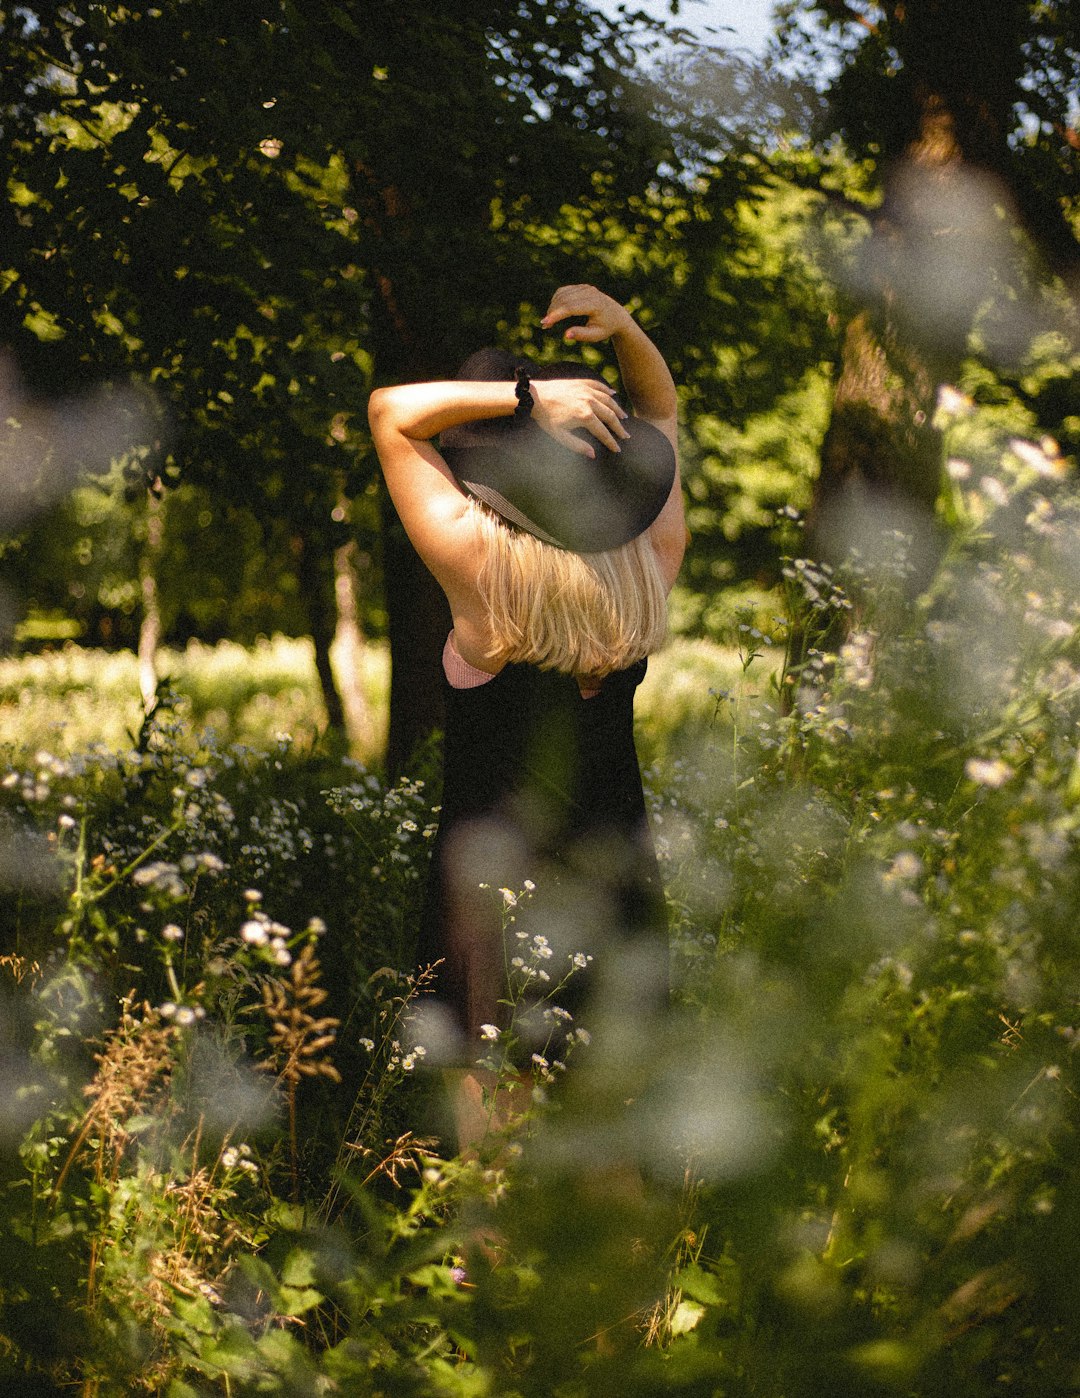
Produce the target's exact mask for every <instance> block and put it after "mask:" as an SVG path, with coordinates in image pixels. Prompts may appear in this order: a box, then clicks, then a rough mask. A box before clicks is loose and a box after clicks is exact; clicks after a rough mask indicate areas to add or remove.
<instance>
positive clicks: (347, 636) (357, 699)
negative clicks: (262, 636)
mask: <svg viewBox="0 0 1080 1398" xmlns="http://www.w3.org/2000/svg"><path fill="white" fill-rule="evenodd" d="M359 552H360V550H359V546H358V544H357V542H356V540H355V539H350V540H349V542H348V543H347V544H342V545H341V547H340V548H336V549H335V550H334V601H335V603H336V607H337V624H336V626H335V628H334V639H333V642H332V643H331V646H330V659H331V663H332V666H333V672H334V678H335V682H336V689H337V693H338V695H339V697H340V699H341V706H342V711H343V713H344V717H345V733H346V736H347V738H348V741H349V751H350V752H351V753H352V754H353V755H354V756H356V757H360V756H364V757H370V755H371V753H372V752H373V750H374V749H375V746H376V735H375V726H374V723H373V722H372V718H371V713H370V711H369V709H368V705H367V702H366V700H365V698H364V688H363V669H362V666H363V654H364V635H363V631H362V629H361V626H360V596H359V584H358V578H357V556H358V554H359Z"/></svg>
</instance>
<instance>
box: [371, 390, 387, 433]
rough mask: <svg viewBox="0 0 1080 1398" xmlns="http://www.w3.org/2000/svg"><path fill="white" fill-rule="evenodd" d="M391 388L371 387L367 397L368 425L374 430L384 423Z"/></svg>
mask: <svg viewBox="0 0 1080 1398" xmlns="http://www.w3.org/2000/svg"><path fill="white" fill-rule="evenodd" d="M392 396H393V389H390V388H375V389H372V391H371V395H370V397H369V398H368V409H367V417H368V426H369V427H370V428H371V429H372V431H374V430H375V429H376V427H379V426H382V425H383V424H385V422H386V419H387V414H388V413H389V411H390V407H391V400H392Z"/></svg>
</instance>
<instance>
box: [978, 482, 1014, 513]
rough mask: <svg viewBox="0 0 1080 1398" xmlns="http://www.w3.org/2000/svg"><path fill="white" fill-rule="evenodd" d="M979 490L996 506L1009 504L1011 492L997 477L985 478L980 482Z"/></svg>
mask: <svg viewBox="0 0 1080 1398" xmlns="http://www.w3.org/2000/svg"><path fill="white" fill-rule="evenodd" d="M979 489H980V490H981V491H982V493H983V494H984V495H985V496H986V498H987V499H988V500H989V501H990V502H991V503H992V504H994V505H998V506H1001V505H1007V504H1008V503H1009V492H1008V491H1007V490H1006V489H1005V487H1004V486H1003V485H1002V483H1001V482H1000V481H999V480H998V478H997V476H983V478H982V479H981V480H980V481H979Z"/></svg>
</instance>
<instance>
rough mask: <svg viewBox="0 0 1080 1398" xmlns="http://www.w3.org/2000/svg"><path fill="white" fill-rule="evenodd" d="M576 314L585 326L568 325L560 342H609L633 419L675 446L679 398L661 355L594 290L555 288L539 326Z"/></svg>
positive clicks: (626, 314)
mask: <svg viewBox="0 0 1080 1398" xmlns="http://www.w3.org/2000/svg"><path fill="white" fill-rule="evenodd" d="M581 315H585V316H588V317H589V323H588V324H587V325H573V326H571V327H570V329H569V330H567V332H566V336H565V338H566V339H567V340H568V341H569V342H571V343H574V342H580V343H582V344H596V343H598V342H599V341H601V340H610V341H611V343H612V347H613V348H614V350H615V355H616V358H617V359H618V361H619V373H620V374H621V375H622V381H623V385H624V386H625V388H626V393H627V397H628V398H629V399H630V403H631V406H632V407H633V409H634V414H635V416H637V417H641V418H644V419H645V420H646V422H651V423H653V424H654V426H656V427H658V428H659V429H660V431H661V432H663V433H664V434H665V435H666V436H667V437H668V438H669V439H670V440H671V444H672V446H675V444H676V442H675V429H676V419H677V414H678V399H677V397H676V394H675V380H674V379H673V378H672V377H671V370H670V369H669V368H668V366H667V363H666V362H665V360H664V356H663V355H662V354H661V353H660V351H659V350H658V349H657V348H656V346H655V345H654V344H653V342H652V341H651V340H650V339H649V337H648V335H646V333H645V331H644V330H642V328H641V326H640V325H638V323H637V321H636V320H635V319H634V317H633V316H632V315H631V314H630V312H629V311H628V310H626V308H625V307H624V306H620V305H619V303H618V302H617V301H615V300H614V299H613V298H612V297H610V296H606V295H605V294H604V293H603V292H602V291H598V290H597V289H596V287H595V286H562V287H560V288H559V290H558V291H556V293H555V295H554V296H553V297H552V298H551V305H550V306H549V307H548V309H547V314H546V315H545V316H544V318H543V320H542V321H541V322H540V324H541V325H543V326H544V327H545V329H547V328H550V327H551V326H553V325H556V324H557V323H558V322H559V321H560V320H565V319H566V318H567V316H581Z"/></svg>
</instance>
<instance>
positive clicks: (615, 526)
mask: <svg viewBox="0 0 1080 1398" xmlns="http://www.w3.org/2000/svg"><path fill="white" fill-rule="evenodd" d="M570 318H573V319H574V322H575V323H574V324H572V325H571V327H570V328H569V329H567V330H566V331H565V338H566V340H567V341H568V342H571V343H573V342H575V341H576V342H580V343H585V344H593V343H598V342H601V341H605V340H610V341H611V343H612V345H613V347H614V350H615V354H616V358H617V359H618V364H619V370H620V374H621V378H622V382H623V386H624V389H625V392H626V396H627V398H628V400H629V405H630V409H631V410H632V411H630V412H628V411H627V409H626V408H624V407H623V406H622V404H621V403H620V402H619V400H618V398H617V397H616V394H615V391H614V390H613V389H612V388H611V387H610V386H609V385H608V384H607V383H606V381H605V380H604V379H603V377H602V376H601V375H600V374H598V373H597V372H596V371H595V370H592V369H590V368H588V367H587V366H585V365H583V364H580V363H561V364H555V365H552V364H545V365H536V364H532V363H531V362H530V361H528V360H525V359H522V358H520V357H516V356H513V355H510V354H507V353H505V352H503V351H500V350H493V349H488V350H482V351H480V352H479V353H478V354H476V355H474V356H472V358H471V359H470V360H468V361H466V364H465V365H464V366H463V367H462V369H461V371H460V372H459V376H458V378H457V379H454V380H448V381H441V382H434V383H421V384H401V385H397V386H395V387H391V388H383V389H378V390H376V391H375V392H374V393H373V394H372V395H371V403H370V408H369V420H370V423H371V431H372V437H373V440H374V443H375V446H376V449H377V451H378V454H379V460H380V462H381V464H382V468H383V473H384V476H385V478H386V483H387V486H388V488H389V490H390V494H391V498H392V499H393V501H394V504H395V507H396V508H397V511H398V514H399V516H400V517H401V520H402V523H403V525H404V527H405V529H406V532H407V533H408V535H409V537H410V539H411V540H412V542H413V544H414V546H415V547H416V549H417V552H418V553H419V554H420V557H421V558H422V559H423V561H424V562H425V564H426V565H427V567H428V568H429V569H430V570H431V572H432V573H433V574H434V576H435V578H436V580H437V581H438V582H439V584H440V586H441V587H442V589H443V591H444V592H445V593H446V596H447V599H448V601H449V603H450V610H451V613H452V616H453V630H452V631H451V633H450V635H449V636H448V638H447V642H446V648H445V650H444V653H443V669H444V674H445V682H446V713H447V717H446V736H445V760H444V796H443V807H442V813H441V816H440V824H439V830H438V834H437V836H436V839H435V847H434V849H433V852H432V864H431V874H430V878H429V884H428V893H427V899H426V902H425V909H424V914H423V919H422V927H421V935H420V953H419V955H420V964H422V965H423V964H430V965H433V966H435V968H436V970H435V977H436V980H435V994H434V997H433V998H432V1003H431V1005H430V1006H425V1007H424V1031H423V1033H424V1034H425V1035H426V1034H428V1033H429V1032H430V1034H432V1035H433V1036H434V1037H437V1038H438V1039H439V1040H440V1047H441V1049H442V1053H443V1057H444V1058H445V1057H447V1056H448V1055H452V1056H454V1057H455V1058H456V1059H457V1060H458V1062H459V1063H460V1064H461V1069H462V1070H461V1073H460V1076H459V1079H458V1092H457V1099H458V1100H457V1115H458V1129H459V1135H460V1136H461V1139H462V1144H463V1145H468V1144H470V1143H473V1142H475V1141H476V1139H477V1138H478V1137H479V1136H482V1134H483V1132H484V1130H485V1129H486V1128H487V1126H488V1125H489V1124H490V1123H491V1121H492V1120H493V1119H494V1120H497V1121H502V1120H505V1119H506V1114H507V1110H509V1111H511V1112H512V1111H513V1110H515V1104H514V1103H513V1101H512V1096H513V1094H512V1090H511V1085H510V1082H509V1080H507V1079H504V1080H502V1081H501V1082H497V1081H495V1080H494V1078H493V1075H491V1074H490V1073H485V1072H484V1071H483V1070H481V1069H479V1068H478V1067H477V1066H476V1064H477V1060H478V1058H480V1057H481V1055H482V1053H483V1048H484V1044H485V1042H486V1041H487V1040H490V1039H491V1038H493V1037H494V1035H495V1034H496V1033H498V1032H500V1031H503V1030H505V1029H506V1028H507V1021H508V1018H509V1017H511V1016H512V1017H513V1026H512V1031H513V1039H514V1042H515V1043H516V1044H517V1045H518V1046H519V1049H520V1050H521V1051H522V1052H523V1054H524V1057H525V1060H526V1061H527V1060H528V1058H529V1057H530V1049H533V1048H534V1046H535V1045H536V1044H540V1045H542V1046H543V1050H544V1053H547V1052H549V1049H550V1045H551V1044H552V1042H553V1024H552V1014H553V1012H554V1010H553V998H554V995H553V991H552V986H553V985H554V986H558V992H557V1009H558V1024H557V1026H556V1027H560V1026H561V1027H562V1028H563V1029H564V1030H565V1029H566V1026H572V1025H574V1024H575V1023H576V1016H577V1014H578V1011H579V1009H580V1005H581V1002H582V999H583V998H584V995H585V994H587V993H588V991H589V989H590V986H591V982H592V979H593V976H594V975H597V976H599V977H601V978H602V977H603V976H604V975H605V974H606V970H605V967H608V966H610V963H611V961H612V959H613V958H614V957H632V958H635V964H636V966H637V967H638V970H639V972H640V974H636V975H635V976H634V977H633V978H632V980H633V982H634V984H635V985H636V986H637V987H638V993H639V995H640V998H641V1002H642V1004H643V1005H647V1004H650V1003H652V1004H655V1002H656V1001H657V1000H658V999H660V998H662V997H666V986H667V978H666V962H667V951H666V938H665V921H664V910H663V893H662V889H661V887H660V879H659V874H658V870H657V866H656V858H655V854H654V852H653V848H652V843H651V840H650V837H649V832H648V825H647V819H646V812H645V802H644V797H643V793H642V785H641V775H640V770H639V766H638V760H637V753H636V750H635V747H634V736H633V705H634V693H635V690H636V689H637V686H638V685H639V684H640V682H641V680H642V678H643V676H644V673H645V666H646V657H647V656H648V655H649V654H650V653H651V652H653V651H654V650H656V649H657V648H658V647H659V646H660V644H661V643H662V641H663V639H664V634H665V629H666V598H667V593H668V592H669V591H670V588H671V586H672V584H673V583H674V581H675V578H676V576H677V574H678V571H679V567H680V565H681V562H682V556H683V552H684V549H685V546H686V526H685V522H684V518H683V504H682V493H681V488H680V483H679V476H678V467H677V461H676V394H675V385H674V382H673V381H672V377H671V374H670V372H669V370H668V368H667V365H666V363H665V362H664V359H663V357H662V356H661V354H660V352H659V351H658V350H657V348H656V347H655V345H653V343H652V342H651V340H650V339H649V338H648V336H647V335H646V334H645V332H644V331H643V330H642V329H641V327H640V326H639V325H638V324H637V322H636V321H635V320H634V318H633V316H632V315H631V314H630V313H629V312H628V311H627V310H625V309H624V308H623V307H622V306H620V305H619V304H618V303H617V302H616V301H614V300H613V299H612V298H611V297H609V296H606V295H604V294H603V293H602V292H600V291H598V290H597V289H596V288H595V287H591V286H567V287H561V288H560V289H559V290H558V291H556V293H555V295H554V297H553V298H552V301H551V304H550V306H549V308H548V311H547V314H546V315H545V316H544V318H543V321H542V325H543V326H544V327H545V328H547V327H551V326H555V325H558V324H560V323H561V322H563V321H565V320H567V319H570ZM436 437H438V438H439V448H438V449H437V448H436V446H435V445H434V439H435V438H436ZM534 889H535V896H531V897H528V898H525V897H522V896H521V895H522V894H523V893H524V891H526V890H528V891H530V893H531V892H532V891H533V890H534ZM509 910H512V911H509ZM515 965H516V966H517V967H518V968H520V975H519V976H518V977H517V980H516V982H515V973H514V967H515ZM522 978H524V980H525V981H526V982H527V981H528V979H529V978H532V980H533V982H534V984H533V986H532V987H531V989H532V990H533V992H535V993H533V994H532V995H530V994H528V993H527V992H528V991H529V989H530V987H529V986H528V985H527V984H526V985H525V986H524V989H522ZM530 1003H531V1005H532V1007H531V1008H530ZM632 1008H633V1007H632V1006H627V1009H628V1011H629V1010H631V1009H632ZM571 1032H573V1031H572V1030H571ZM531 1034H532V1035H534V1036H535V1038H534V1039H530V1035H531ZM448 1046H449V1047H448ZM540 1061H541V1062H546V1060H545V1058H544V1057H543V1055H541V1058H540ZM499 1086H504V1087H506V1089H507V1100H506V1103H505V1104H504V1107H503V1109H502V1110H500V1109H499V1108H498V1107H497V1106H496V1107H495V1109H494V1110H493V1107H492V1102H491V1094H492V1093H493V1092H495V1091H496V1090H497V1088H498V1087H499ZM485 1095H486V1097H487V1100H485Z"/></svg>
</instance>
